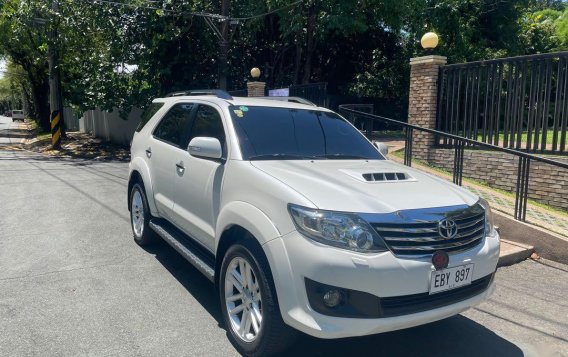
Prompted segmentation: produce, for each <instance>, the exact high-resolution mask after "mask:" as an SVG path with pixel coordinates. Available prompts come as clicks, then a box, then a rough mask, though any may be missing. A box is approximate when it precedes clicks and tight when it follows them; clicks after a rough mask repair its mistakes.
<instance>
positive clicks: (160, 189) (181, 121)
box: [145, 103, 194, 220]
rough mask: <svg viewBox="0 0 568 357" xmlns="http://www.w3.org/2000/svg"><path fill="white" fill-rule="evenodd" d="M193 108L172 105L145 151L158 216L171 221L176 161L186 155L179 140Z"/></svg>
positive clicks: (156, 128)
mask: <svg viewBox="0 0 568 357" xmlns="http://www.w3.org/2000/svg"><path fill="white" fill-rule="evenodd" d="M193 107H194V105H193V104H191V103H180V104H176V105H174V106H173V107H172V108H171V109H170V110H169V111H168V112H167V113H166V114H165V115H164V117H163V118H162V119H161V120H160V122H159V123H158V124H157V125H156V127H155V128H154V131H153V132H152V138H151V139H150V144H149V145H148V148H146V149H145V150H146V160H147V161H149V162H150V164H149V165H148V166H149V167H150V170H151V175H152V189H153V191H154V201H155V202H156V206H157V209H158V212H159V213H160V216H161V217H163V218H167V219H169V220H172V216H173V215H172V212H173V207H174V200H173V197H174V195H175V184H176V178H177V172H178V170H179V168H178V167H177V166H176V164H177V161H176V158H177V156H178V155H179V154H180V153H184V152H186V151H185V150H184V149H182V148H181V141H182V138H183V137H184V136H187V132H188V129H189V123H190V117H191V111H192V109H193Z"/></svg>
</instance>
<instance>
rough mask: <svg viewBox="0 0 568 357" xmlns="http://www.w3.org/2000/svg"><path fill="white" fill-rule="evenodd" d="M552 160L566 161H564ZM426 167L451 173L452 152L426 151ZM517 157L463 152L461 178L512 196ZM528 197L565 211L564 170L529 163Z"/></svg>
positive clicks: (566, 175) (566, 184)
mask: <svg viewBox="0 0 568 357" xmlns="http://www.w3.org/2000/svg"><path fill="white" fill-rule="evenodd" d="M554 160H557V161H562V162H568V158H555V159H554ZM428 161H429V162H430V164H432V165H435V166H438V167H441V168H444V169H447V170H449V171H453V165H454V150H453V149H440V148H432V149H430V158H429V160H428ZM518 162H519V161H518V158H517V157H515V156H514V155H509V154H506V153H497V152H487V151H479V150H465V152H464V162H463V166H464V169H463V170H464V171H463V176H464V177H466V178H472V179H475V180H478V181H482V182H485V183H487V184H488V185H489V186H491V187H493V188H499V189H502V190H505V191H509V192H511V193H515V190H516V187H517V173H518ZM530 165H531V166H530V175H529V177H530V180H529V198H531V199H534V200H535V201H538V202H542V203H544V204H547V205H549V206H552V207H555V208H558V209H562V210H565V211H568V170H567V169H563V168H559V167H557V166H552V165H549V164H545V163H541V162H535V161H531V164H530Z"/></svg>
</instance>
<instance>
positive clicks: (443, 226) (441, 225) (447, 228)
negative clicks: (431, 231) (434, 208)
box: [438, 218, 458, 239]
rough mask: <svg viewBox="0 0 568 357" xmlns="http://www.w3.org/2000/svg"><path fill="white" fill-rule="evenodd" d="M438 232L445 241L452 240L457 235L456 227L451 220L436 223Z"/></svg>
mask: <svg viewBox="0 0 568 357" xmlns="http://www.w3.org/2000/svg"><path fill="white" fill-rule="evenodd" d="M438 232H439V233H440V235H441V236H442V237H444V238H446V239H452V238H454V237H455V236H456V235H457V234H458V225H457V224H456V222H454V221H453V220H451V219H448V218H446V219H443V220H441V221H440V222H438Z"/></svg>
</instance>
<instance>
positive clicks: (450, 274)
mask: <svg viewBox="0 0 568 357" xmlns="http://www.w3.org/2000/svg"><path fill="white" fill-rule="evenodd" d="M472 275H473V264H466V265H460V266H457V267H452V268H447V269H442V270H436V271H433V272H432V275H431V276H430V294H435V293H439V292H441V291H446V290H450V289H455V288H459V287H460V286H464V285H469V284H471V277H472Z"/></svg>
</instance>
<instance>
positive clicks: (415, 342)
mask: <svg viewBox="0 0 568 357" xmlns="http://www.w3.org/2000/svg"><path fill="white" fill-rule="evenodd" d="M0 149H1V148H0ZM126 179H127V164H126V163H119V162H95V161H81V160H69V159H65V160H62V159H55V158H52V157H47V156H42V155H40V154H34V153H29V152H26V151H1V150H0V356H181V355H186V356H231V355H236V352H235V350H234V349H233V347H232V346H231V344H230V343H229V342H228V340H227V338H226V336H225V331H224V329H223V326H222V324H221V322H220V321H221V318H220V309H219V306H218V302H217V295H216V293H215V290H214V288H213V286H212V285H211V284H210V283H209V281H208V280H206V279H205V278H204V277H202V276H201V275H200V274H199V273H198V272H197V271H196V270H195V269H194V268H193V267H192V266H191V265H190V264H189V263H187V262H185V261H184V260H183V258H181V257H180V256H179V255H178V254H177V253H176V252H175V251H174V250H173V249H171V248H170V247H169V246H167V245H166V244H165V243H159V244H157V245H156V246H154V247H152V248H149V249H147V250H145V249H142V248H140V247H138V246H137V245H136V244H135V243H134V241H133V240H132V236H131V232H130V226H129V218H128V210H127V208H126ZM496 279H497V284H498V288H497V291H496V293H495V294H494V295H493V297H492V298H491V299H490V300H489V301H487V302H485V303H483V304H481V305H480V306H479V307H477V308H475V309H472V310H469V311H467V312H466V313H464V314H462V315H459V316H456V317H453V318H449V319H446V320H443V321H440V322H436V323H432V324H428V325H425V326H421V327H417V328H412V329H407V330H403V331H397V332H391V333H386V334H382V335H375V336H367V337H361V338H350V339H343V340H336V341H325V340H318V339H315V338H311V337H308V336H301V337H300V339H299V340H298V342H297V343H296V345H295V347H294V348H293V350H292V351H290V352H289V354H290V355H317V356H319V355H321V356H344V355H356V354H357V355H359V354H360V355H373V356H379V355H381V356H436V357H440V356H523V355H525V356H546V352H547V351H548V352H551V353H555V355H560V356H568V300H567V298H566V297H567V296H568V266H565V265H554V266H553V265H545V264H541V263H537V262H533V261H526V262H523V263H521V264H517V265H515V266H511V267H505V268H501V269H499V271H498V273H497V278H496Z"/></svg>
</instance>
